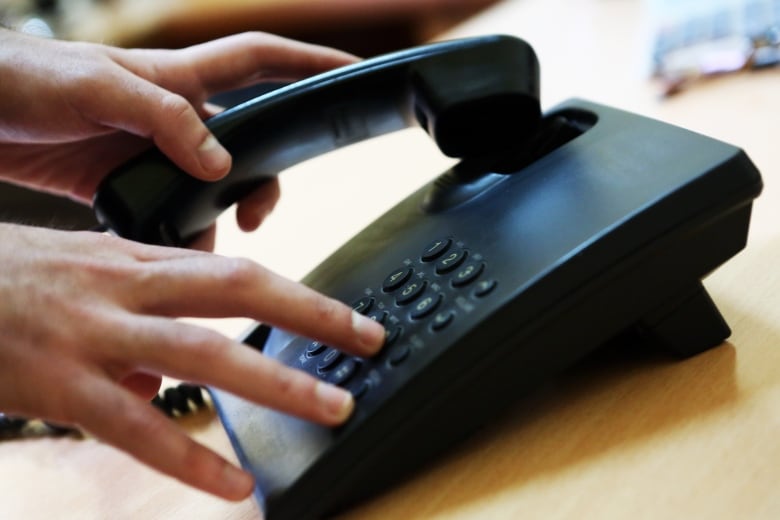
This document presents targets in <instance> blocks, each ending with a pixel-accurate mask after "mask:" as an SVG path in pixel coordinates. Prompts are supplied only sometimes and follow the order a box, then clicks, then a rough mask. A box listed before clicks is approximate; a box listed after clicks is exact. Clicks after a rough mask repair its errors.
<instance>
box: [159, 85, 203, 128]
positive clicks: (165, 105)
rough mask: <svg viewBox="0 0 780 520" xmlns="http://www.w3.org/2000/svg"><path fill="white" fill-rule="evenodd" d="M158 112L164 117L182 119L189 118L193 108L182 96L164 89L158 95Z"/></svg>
mask: <svg viewBox="0 0 780 520" xmlns="http://www.w3.org/2000/svg"><path fill="white" fill-rule="evenodd" d="M159 105H160V114H161V115H162V116H163V118H164V119H173V120H176V121H183V120H186V119H189V117H190V114H191V111H192V110H194V109H193V108H192V105H190V103H189V101H187V100H186V99H185V98H184V97H183V96H181V95H179V94H175V93H173V92H168V91H165V93H164V94H162V96H161V97H160V100H159Z"/></svg>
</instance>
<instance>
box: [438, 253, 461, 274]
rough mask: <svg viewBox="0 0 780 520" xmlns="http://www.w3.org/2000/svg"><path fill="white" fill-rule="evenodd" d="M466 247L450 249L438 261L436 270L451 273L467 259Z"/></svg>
mask: <svg viewBox="0 0 780 520" xmlns="http://www.w3.org/2000/svg"><path fill="white" fill-rule="evenodd" d="M466 255H467V253H466V250H465V249H456V250H454V251H450V252H449V253H447V254H446V255H445V256H443V257H442V258H441V259H440V260H439V261H438V262H436V272H437V273H439V274H444V273H449V272H450V271H452V270H453V269H455V268H456V267H458V266H459V265H460V264H461V263H463V261H464V260H465V259H466Z"/></svg>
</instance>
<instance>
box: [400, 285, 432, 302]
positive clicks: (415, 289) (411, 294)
mask: <svg viewBox="0 0 780 520" xmlns="http://www.w3.org/2000/svg"><path fill="white" fill-rule="evenodd" d="M426 285H427V282H425V280H415V281H414V282H410V283H408V284H406V285H405V286H404V288H403V289H401V292H399V293H398V296H396V299H395V301H396V303H397V304H398V305H406V304H407V303H411V302H413V301H414V300H415V299H416V298H417V297H418V296H420V295H421V294H422V292H423V291H424V290H425V287H426Z"/></svg>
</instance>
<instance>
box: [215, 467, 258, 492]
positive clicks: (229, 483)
mask: <svg viewBox="0 0 780 520" xmlns="http://www.w3.org/2000/svg"><path fill="white" fill-rule="evenodd" d="M220 484H221V485H222V489H223V490H224V494H225V496H227V497H229V498H234V499H242V498H246V497H247V496H248V495H249V494H250V493H251V492H252V488H253V487H254V485H255V483H254V479H253V478H252V476H251V475H250V474H248V473H247V472H245V471H242V470H240V469H238V468H236V467H235V466H233V465H232V464H226V465H225V470H224V471H223V472H222V478H221V479H220Z"/></svg>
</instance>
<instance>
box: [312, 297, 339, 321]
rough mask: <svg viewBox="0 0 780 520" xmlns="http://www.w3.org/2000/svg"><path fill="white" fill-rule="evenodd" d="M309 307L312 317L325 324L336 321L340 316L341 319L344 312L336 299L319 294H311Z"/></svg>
mask: <svg viewBox="0 0 780 520" xmlns="http://www.w3.org/2000/svg"><path fill="white" fill-rule="evenodd" d="M311 308H312V309H313V315H314V316H313V317H314V319H315V320H317V322H318V323H325V324H331V323H338V322H339V320H340V318H341V319H342V320H343V317H342V314H344V313H345V312H346V311H345V309H344V308H343V306H342V305H341V304H339V303H338V302H337V301H336V300H332V299H330V298H327V297H325V296H321V295H314V296H312V305H311Z"/></svg>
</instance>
